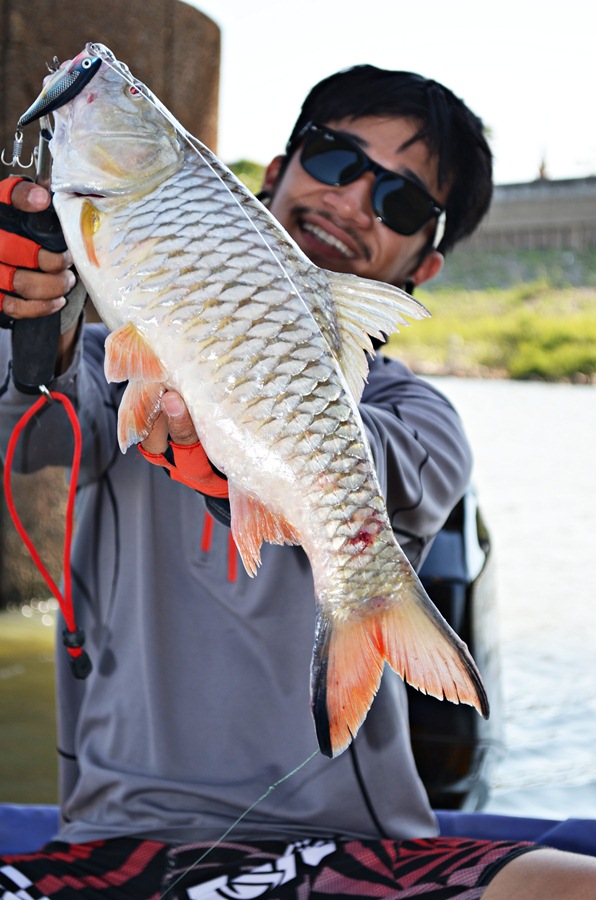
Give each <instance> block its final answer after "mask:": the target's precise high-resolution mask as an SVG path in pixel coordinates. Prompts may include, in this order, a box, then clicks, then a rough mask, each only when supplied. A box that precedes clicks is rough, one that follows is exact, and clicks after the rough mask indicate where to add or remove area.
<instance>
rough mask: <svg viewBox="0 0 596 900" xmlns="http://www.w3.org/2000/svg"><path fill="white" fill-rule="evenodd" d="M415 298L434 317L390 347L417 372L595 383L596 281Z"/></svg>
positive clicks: (445, 290) (458, 290)
mask: <svg viewBox="0 0 596 900" xmlns="http://www.w3.org/2000/svg"><path fill="white" fill-rule="evenodd" d="M416 296H417V298H418V299H419V300H420V301H421V302H422V303H424V305H425V306H426V307H427V308H428V309H429V311H430V312H431V314H432V318H431V319H428V320H426V321H422V322H415V323H413V325H412V327H411V328H405V329H403V330H402V331H401V332H400V333H399V334H397V335H394V336H393V337H392V339H391V341H390V344H389V352H390V353H391V354H394V355H396V356H398V357H399V358H400V359H403V360H404V362H406V363H407V364H408V365H409V366H410V367H411V368H413V369H414V370H415V371H417V372H421V373H426V374H431V373H441V374H445V373H448V374H455V375H463V376H478V377H506V378H516V379H530V378H539V379H544V380H547V381H574V382H583V383H585V382H592V383H596V286H594V287H573V286H567V287H558V286H555V285H553V284H552V283H551V282H549V281H548V280H542V281H535V282H531V283H522V284H516V285H514V286H512V287H507V288H488V289H469V288H467V289H466V288H462V287H461V286H455V287H450V286H443V287H441V286H439V287H437V288H434V289H432V290H431V289H426V290H424V289H422V288H421V289H420V290H418V291H417V292H416Z"/></svg>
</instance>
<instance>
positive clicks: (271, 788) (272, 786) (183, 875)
mask: <svg viewBox="0 0 596 900" xmlns="http://www.w3.org/2000/svg"><path fill="white" fill-rule="evenodd" d="M318 753H320V750H319V749H318V748H317V749H316V750H315V751H314V753H311V754H310V756H307V758H306V759H305V760H303V762H301V763H300V765H298V766H296V768H295V769H292V771H291V772H288V773H287V774H286V775H284V776H282V778H279V779H278V780H277V781H274V782H273V784H270V785H269V787H268V788H267V790H266V791H265V792H264V793H263V794H261V796H260V797H258V799H257V800H255V801H254V803H251V805H250V806H249V807H248V809H245V810H244V812H243V813H242V814H241V815H239V816H238V818H237V819H236V820H235V821H234V822H232V824H231V825H230V827H229V828H227V829H226V830H225V831H224V833H223V834H222V835H221V836H220V837H219V838H218V839H217V840H216V841H215V843H214V844H212V845H211V846H210V847H208V848H207V850H205V851H204V853H201V855H200V856H199V857H198V858H197V859H195V861H194V862H193V863H191V865H190V866H188V868H186V869H184V871H183V872H182V873H181V874H180V875H179V876H178V878H176V880H175V881H174V882H173V883H172V884H170V885H169V886H168V887H167V888H166V890H165V891H164V892H163V894H160V895H159V897H158V900H164V897H167V895H168V894H169V893H170V891H172V890H173V889H174V888H175V887H176V885H177V884H179V883H180V882H181V881H182V879H183V878H186V876H187V875H188V874H189V872H192V870H193V869H194V868H196V866H198V865H200V863H202V862H203V860H204V859H205V857H206V856H208V855H209V854H210V853H211V852H212V851H213V850H215V848H216V847H219V845H220V844H221V843H223V841H225V839H226V838H227V836H228V835H229V834H230V832H231V831H233V830H234V828H236V826H237V825H239V824H240V822H241V821H242V820H243V819H244V818H245V817H246V816H247V815H248V814H249V813H250V812H252V810H253V809H254V808H255V806H258V805H259V803H262V802H263V800H266V799H267V797H268V796H269V795H270V794H272V793H273V791H274V790H275V788H277V787H279V785H280V784H283V783H284V781H287V780H288V779H289V778H291V777H292V775H295V774H296V773H297V772H299V771H300V769H303V768H304V766H307V765H308V763H309V762H311V760H313V759H314V758H315V756H317V754H318Z"/></svg>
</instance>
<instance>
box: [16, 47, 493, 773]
mask: <svg viewBox="0 0 596 900" xmlns="http://www.w3.org/2000/svg"><path fill="white" fill-rule="evenodd" d="M86 56H89V57H91V58H92V59H93V60H94V63H93V65H94V66H95V74H94V75H93V78H92V80H91V81H90V82H89V83H87V84H86V85H85V86H83V88H82V90H81V91H80V92H79V93H78V94H77V95H76V96H74V97H73V96H72V95H71V94H69V95H68V99H67V100H66V99H65V102H64V105H63V106H60V105H58V108H57V109H56V110H55V113H54V117H55V127H54V136H53V139H52V142H51V146H50V150H51V153H52V157H53V175H52V189H53V190H54V192H55V200H54V202H55V205H56V209H57V212H58V215H59V217H60V220H61V224H62V227H63V230H64V233H65V236H66V240H67V243H68V245H69V249H70V251H71V253H72V256H73V259H74V261H75V265H76V267H77V270H78V272H79V275H80V277H81V278H82V279H83V281H84V283H85V285H86V287H87V290H88V291H89V294H90V295H91V298H92V300H93V302H94V305H95V307H96V309H97V310H98V312H99V314H100V316H101V317H102V319H103V320H104V321H105V323H106V324H107V325H108V327H109V329H110V330H111V332H112V333H111V334H110V336H109V338H108V340H107V341H106V375H107V376H108V377H109V378H110V379H113V380H128V386H127V388H126V390H125V392H124V395H123V398H122V401H121V406H120V410H119V438H120V442H121V447H122V449H123V450H126V449H127V447H128V446H129V445H130V444H131V443H135V442H138V441H141V440H143V438H144V437H145V436H146V435H147V434H148V432H149V431H150V429H151V427H152V422H153V420H154V418H155V416H156V415H157V414H158V412H159V402H160V397H161V395H162V393H163V391H164V390H166V389H175V390H177V391H179V392H180V394H181V395H182V397H183V398H184V400H185V402H186V404H187V406H188V409H189V412H190V414H191V417H192V419H193V422H194V425H195V427H196V430H197V433H198V435H199V438H200V440H201V443H202V444H203V446H204V448H205V450H206V452H207V454H208V456H209V458H210V459H211V460H212V462H213V463H214V464H215V465H216V466H217V468H218V469H220V471H222V472H224V473H225V474H226V476H227V478H228V487H229V498H230V513H231V527H232V533H233V536H234V539H235V541H236V544H237V546H238V549H239V551H240V554H241V557H242V560H243V562H244V565H245V567H246V569H247V571H248V573H249V574H250V575H254V574H256V571H257V569H258V566H259V565H260V547H261V544H262V542H263V541H269V542H272V543H300V544H301V545H302V547H303V548H304V550H305V552H306V554H307V556H308V558H309V561H310V564H311V566H312V570H313V579H314V584H315V592H316V599H317V613H316V619H315V623H314V625H315V628H314V633H315V641H314V648H313V657H312V662H311V707H312V712H313V718H314V723H315V730H316V734H317V738H318V741H319V746H320V748H321V751H322V752H323V753H325V754H326V755H327V756H336V755H337V754H339V753H341V752H342V751H343V750H344V749H345V748H346V747H347V746H348V744H349V743H350V741H351V740H352V739H353V737H354V735H355V734H356V733H357V731H358V729H359V727H360V725H361V724H362V722H363V720H364V718H365V716H366V713H367V711H368V709H369V707H370V705H371V703H372V701H373V699H374V695H375V693H376V691H377V689H378V685H379V681H380V678H381V674H382V670H383V667H384V665H385V663H386V662H387V663H388V664H389V665H390V666H392V668H394V669H395V671H396V672H398V673H399V674H400V675H402V677H404V678H406V679H407V680H408V681H409V682H410V683H411V684H413V685H414V686H416V687H419V688H420V689H421V690H424V691H427V692H429V693H432V694H433V695H434V696H438V697H447V698H448V699H450V700H453V701H454V702H460V701H461V702H466V703H471V704H473V705H475V706H476V707H477V708H478V709H479V711H480V712H482V714H484V715H486V714H487V713H488V702H487V699H486V695H485V693H484V689H483V687H482V682H481V679H480V676H479V673H478V671H477V669H476V667H475V665H474V662H473V660H472V659H471V657H470V655H469V653H468V651H467V648H466V647H465V645H464V644H463V642H462V641H461V640H460V639H459V638H458V637H457V635H455V634H454V633H453V632H452V630H451V629H450V628H449V626H448V625H447V623H446V622H445V621H444V619H443V618H442V617H441V616H440V614H439V613H438V612H437V610H436V609H435V607H434V606H433V604H432V603H431V601H430V599H429V598H428V597H427V595H426V593H425V591H424V589H423V587H422V585H421V584H420V582H419V580H418V578H417V576H416V574H415V573H414V571H413V570H412V568H411V566H410V564H409V563H408V561H407V559H406V557H405V556H404V554H403V552H402V550H401V548H400V547H399V544H398V543H397V541H396V539H395V536H394V534H393V531H392V528H391V525H390V522H389V518H388V515H387V512H386V509H385V504H384V501H383V498H382V495H381V490H380V486H379V483H378V479H377V475H376V471H375V467H374V463H373V459H372V454H371V451H370V447H369V445H368V441H367V438H366V433H365V430H364V426H363V423H362V420H361V418H360V414H359V411H358V405H357V404H358V401H359V398H360V394H361V392H362V387H363V382H364V378H365V377H366V371H367V366H366V360H365V355H364V351H367V350H368V351H371V350H372V345H371V342H370V335H373V336H374V335H376V336H379V335H380V334H381V333H386V334H389V333H391V332H392V331H395V330H397V329H398V327H399V326H400V325H403V324H407V319H406V318H404V317H405V316H409V317H411V318H421V317H422V316H424V315H426V311H425V310H424V309H423V307H421V306H420V304H418V303H417V302H416V301H415V300H413V299H412V298H411V297H408V295H407V294H404V292H403V291H401V290H399V289H398V288H395V287H392V286H391V285H387V284H383V283H379V282H371V281H367V280H365V279H361V278H357V277H356V276H350V275H342V274H339V273H332V272H326V271H325V270H323V269H320V268H318V267H317V266H315V265H313V263H312V262H311V261H310V260H309V259H308V258H307V257H306V256H305V254H304V253H303V252H302V250H301V249H300V248H299V247H298V246H297V245H296V244H295V243H294V242H293V240H292V239H291V238H290V237H289V236H288V235H287V234H286V232H285V231H284V230H283V228H282V227H281V226H280V225H279V223H278V222H277V221H276V220H275V219H274V218H273V217H272V216H271V215H270V213H269V212H268V211H267V210H266V209H265V208H264V207H263V206H262V205H261V204H260V203H259V202H258V201H257V200H256V199H255V198H254V197H253V195H252V194H251V193H250V192H249V191H248V190H247V189H246V188H245V187H244V186H243V185H242V184H241V183H240V182H239V181H238V180H237V179H236V178H235V176H234V175H233V174H232V173H231V172H230V171H229V170H228V169H226V167H225V166H223V164H222V163H221V162H220V161H219V160H218V159H217V157H215V156H214V155H213V154H212V153H211V152H210V151H209V150H208V149H207V148H206V147H204V146H203V145H202V144H201V143H200V142H199V141H198V140H197V139H196V138H194V137H192V136H191V135H189V134H188V132H186V131H185V130H184V129H183V128H182V126H181V125H180V124H179V123H178V122H176V120H175V119H174V118H173V117H172V115H171V113H169V111H168V110H166V109H165V107H163V106H162V105H161V104H160V103H159V101H158V100H157V99H156V98H155V97H153V95H152V94H151V92H150V91H149V90H148V89H147V88H146V87H145V86H140V85H139V84H138V83H137V82H135V81H134V79H133V77H132V76H131V75H130V72H129V70H128V69H127V68H126V67H125V66H123V64H120V63H118V62H117V60H116V59H115V58H114V56H113V54H111V52H110V51H109V50H108V49H107V48H105V47H103V46H102V45H99V44H89V45H87V47H86V48H85V50H84V51H83V52H82V53H81V54H79V55H78V56H77V57H76V58H75V60H73V61H72V62H69V63H65V64H64V65H63V66H62V67H61V69H59V70H58V71H57V72H55V73H54V74H52V75H51V76H50V77H49V78H48V80H47V83H46V85H45V87H44V89H43V90H42V93H41V95H40V97H39V99H38V101H37V103H38V104H39V105H40V107H41V108H42V107H44V104H45V103H46V100H45V97H46V95H47V93H48V92H51V96H52V97H53V98H54V97H59V96H60V91H61V84H62V81H61V79H65V80H64V84H66V83H67V79H68V77H69V73H70V71H71V70H72V68H73V66H76V65H78V64H79V63H81V60H84V59H85V57H86ZM97 61H100V63H99V64H98V62H97ZM131 84H132V85H133V87H134V90H131V89H130V87H129V86H130V85H131ZM65 97H66V95H65ZM31 109H32V110H33V111H34V110H35V104H34V106H33V107H32V108H31ZM89 132H90V133H91V134H92V135H93V139H92V140H89V139H88V134H89ZM282 599H283V598H280V602H281V601H282ZM198 602H200V598H198Z"/></svg>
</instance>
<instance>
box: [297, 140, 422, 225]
mask: <svg viewBox="0 0 596 900" xmlns="http://www.w3.org/2000/svg"><path fill="white" fill-rule="evenodd" d="M300 162H301V164H302V168H303V169H304V171H305V172H307V173H308V174H309V175H310V176H311V177H312V178H316V180H317V181H320V182H322V183H323V184H330V185H333V186H335V187H339V186H341V185H344V184H349V183H350V182H351V181H355V180H356V178H359V177H360V175H362V174H363V173H364V172H366V171H368V170H372V171H373V172H374V173H375V176H376V177H375V183H374V187H373V189H372V205H373V209H374V211H375V214H376V215H377V216H378V217H379V219H381V221H382V222H384V223H385V225H387V227H388V228H391V229H392V230H393V231H396V232H397V233H398V234H403V235H406V236H409V235H411V234H416V232H417V231H420V229H421V228H422V227H423V226H424V225H426V223H427V222H429V221H430V220H431V219H432V218H433V216H436V215H437V212H436V206H435V204H434V203H433V202H432V200H431V199H430V197H429V196H428V194H427V193H426V192H425V191H423V190H422V189H421V188H419V187H418V186H417V185H416V184H414V183H413V182H412V181H410V180H409V179H407V178H402V177H401V176H400V175H397V174H394V173H393V172H389V171H387V170H386V169H383V167H382V166H379V165H377V164H376V163H374V162H372V161H371V160H369V158H368V157H367V156H366V154H365V153H364V151H363V150H361V149H360V148H359V147H357V146H355V145H354V144H352V142H351V141H348V140H345V139H344V138H342V136H341V135H340V134H335V133H334V132H332V131H327V130H326V129H324V128H322V127H321V126H320V125H313V126H312V130H311V131H310V133H309V134H308V135H307V137H306V140H305V142H304V146H303V148H302V151H301V153H300Z"/></svg>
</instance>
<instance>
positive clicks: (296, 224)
mask: <svg viewBox="0 0 596 900" xmlns="http://www.w3.org/2000/svg"><path fill="white" fill-rule="evenodd" d="M321 124H323V123H321ZM324 124H325V125H326V126H328V127H329V128H332V129H333V130H334V131H340V132H342V133H343V134H345V135H346V136H347V137H349V138H351V139H352V140H354V141H355V142H356V143H358V144H359V145H360V146H361V147H362V149H363V150H364V152H365V153H366V154H367V155H368V156H369V157H370V158H371V159H372V160H374V161H375V162H376V163H379V164H380V165H381V166H383V167H384V168H386V169H389V170H390V171H392V172H397V173H399V174H402V175H406V176H407V177H409V178H412V179H413V180H414V181H417V182H418V183H419V184H420V185H421V186H422V187H424V188H425V190H426V191H427V192H428V193H429V194H430V195H431V196H432V197H433V198H434V199H435V200H436V201H438V202H439V203H441V204H444V203H445V201H446V199H447V194H448V186H447V185H443V186H442V188H441V189H439V186H438V181H437V160H436V158H435V157H431V156H430V155H429V152H428V149H427V147H426V144H424V143H422V142H421V141H417V142H416V143H414V144H412V145H410V146H404V145H406V144H407V142H408V141H409V140H410V138H411V137H413V135H414V134H415V133H416V131H417V125H416V123H415V122H412V121H411V120H410V119H403V118H396V117H386V118H385V117H380V116H365V117H363V118H360V119H355V120H352V119H349V118H346V119H338V120H333V121H329V122H325V123H324ZM280 159H281V158H278V159H277V160H274V161H273V163H272V165H271V166H270V167H269V169H268V172H267V175H266V178H265V183H264V187H265V188H266V189H267V190H269V191H270V192H271V193H272V200H271V203H270V206H269V208H270V210H271V212H272V213H273V215H274V216H275V217H276V218H277V219H278V221H279V222H280V223H281V224H282V225H283V226H284V228H285V229H286V231H288V232H289V234H290V235H291V237H293V238H294V240H295V241H296V243H297V244H298V246H299V247H301V248H302V250H303V251H304V252H305V253H306V255H307V256H308V257H310V259H311V260H312V261H313V262H314V263H316V265H318V266H321V267H322V268H325V269H331V270H333V271H335V272H352V273H355V274H357V275H361V276H363V277H365V278H374V279H377V280H379V281H386V282H389V283H390V284H397V285H403V284H404V282H405V281H406V280H407V279H411V280H413V281H414V283H415V284H420V283H422V282H423V281H426V280H428V279H429V278H432V277H433V276H434V275H436V274H437V272H438V271H439V270H440V268H441V265H442V261H443V260H442V257H441V255H440V254H439V253H437V252H436V251H431V252H430V253H429V254H427V255H426V256H425V258H424V260H423V261H422V262H421V261H420V253H421V251H422V249H423V247H424V246H425V245H426V243H427V241H428V240H429V237H431V236H432V233H433V229H434V225H435V220H433V221H432V222H430V223H428V224H427V225H426V226H424V227H423V228H422V230H421V231H419V232H417V233H416V234H413V235H410V236H409V237H406V236H405V235H401V234H397V232H395V231H392V230H391V229H390V228H388V227H387V225H385V224H384V223H383V222H381V221H380V220H379V219H378V218H377V216H376V214H375V213H374V211H373V208H372V203H371V190H372V187H373V184H374V179H375V176H374V174H373V173H372V172H365V173H364V175H362V176H360V177H359V178H357V179H356V180H355V181H353V182H351V183H350V184H346V185H342V186H340V187H335V186H329V185H326V184H322V183H321V182H319V181H317V180H316V179H315V178H312V177H311V176H310V175H308V174H307V173H306V172H305V171H304V169H303V168H302V166H301V164H300V148H298V150H297V151H296V152H295V153H293V155H292V158H291V159H290V162H289V163H288V166H287V168H286V171H285V172H284V174H283V176H282V178H281V179H280V180H279V182H276V175H277V172H278V170H279V160H280Z"/></svg>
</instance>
